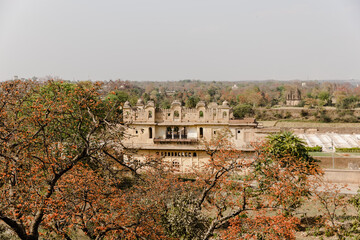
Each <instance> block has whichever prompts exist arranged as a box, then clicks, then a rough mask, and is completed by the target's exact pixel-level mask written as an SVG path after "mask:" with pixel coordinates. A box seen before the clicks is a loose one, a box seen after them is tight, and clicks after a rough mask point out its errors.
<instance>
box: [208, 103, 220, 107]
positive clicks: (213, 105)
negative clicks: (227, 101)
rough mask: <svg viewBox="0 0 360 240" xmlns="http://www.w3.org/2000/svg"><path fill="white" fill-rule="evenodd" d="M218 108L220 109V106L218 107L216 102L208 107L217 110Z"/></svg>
mask: <svg viewBox="0 0 360 240" xmlns="http://www.w3.org/2000/svg"><path fill="white" fill-rule="evenodd" d="M217 107H218V105H217V103H216V102H211V103H209V105H208V108H217Z"/></svg>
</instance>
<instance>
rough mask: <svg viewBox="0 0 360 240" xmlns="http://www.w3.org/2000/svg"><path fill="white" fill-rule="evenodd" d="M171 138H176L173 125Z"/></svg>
mask: <svg viewBox="0 0 360 240" xmlns="http://www.w3.org/2000/svg"><path fill="white" fill-rule="evenodd" d="M171 139H174V127H171Z"/></svg>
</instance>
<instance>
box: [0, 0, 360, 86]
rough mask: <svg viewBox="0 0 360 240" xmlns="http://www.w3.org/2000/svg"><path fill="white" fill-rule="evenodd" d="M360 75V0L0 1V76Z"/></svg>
mask: <svg viewBox="0 0 360 240" xmlns="http://www.w3.org/2000/svg"><path fill="white" fill-rule="evenodd" d="M14 75H18V76H19V77H32V76H37V77H43V76H46V75H52V76H60V77H62V78H64V79H70V80H73V79H75V80H85V79H92V80H108V79H118V78H121V79H123V80H125V79H128V80H139V81H140V80H153V81H156V80H160V81H163V80H180V79H201V80H209V81H210V80H218V81H222V80H228V81H239V80H265V79H279V80H289V79H305V80H306V79H360V1H359V0H316V1H314V0H298V1H291V0H272V1H269V0H181V1H175V0H151V1H150V0H127V1H125V0H102V1H100V0H98V1H95V0H0V80H6V79H10V78H12V77H13V76H14Z"/></svg>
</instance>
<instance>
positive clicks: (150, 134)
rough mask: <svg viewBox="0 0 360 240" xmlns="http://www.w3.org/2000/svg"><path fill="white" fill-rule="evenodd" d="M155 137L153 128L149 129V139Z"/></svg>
mask: <svg viewBox="0 0 360 240" xmlns="http://www.w3.org/2000/svg"><path fill="white" fill-rule="evenodd" d="M152 137H153V134H152V128H151V127H149V138H152Z"/></svg>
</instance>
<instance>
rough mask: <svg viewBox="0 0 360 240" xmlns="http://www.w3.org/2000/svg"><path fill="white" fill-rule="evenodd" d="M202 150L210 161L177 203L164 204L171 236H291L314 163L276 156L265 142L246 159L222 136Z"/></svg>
mask: <svg viewBox="0 0 360 240" xmlns="http://www.w3.org/2000/svg"><path fill="white" fill-rule="evenodd" d="M300 146H301V145H300ZM206 149H207V150H206V151H207V153H208V154H209V162H208V163H207V164H205V165H204V166H203V167H202V169H201V170H200V171H198V172H197V174H196V177H194V179H195V180H194V181H193V182H190V183H188V188H189V189H191V190H189V191H187V192H183V193H182V194H180V195H177V196H176V199H181V202H178V201H177V200H174V201H173V203H172V204H169V205H167V206H170V210H172V211H170V213H171V214H170V216H168V218H169V219H171V221H169V223H168V225H169V229H171V230H172V236H174V237H177V238H181V239H204V240H205V239H212V238H215V239H216V238H219V237H220V238H221V239H283V238H286V239H294V232H295V227H296V225H297V224H298V223H299V219H298V218H297V217H295V216H293V215H292V214H291V213H292V211H293V210H294V209H295V208H296V207H298V206H299V203H300V202H299V200H300V199H301V198H304V197H307V196H308V193H309V189H310V185H311V181H310V180H309V177H310V176H311V175H313V174H319V173H320V170H319V167H318V165H317V164H316V162H310V163H309V161H304V159H303V158H299V157H298V156H296V155H295V156H294V155H291V154H284V155H274V154H273V152H271V151H269V149H272V148H269V145H267V144H266V145H264V146H261V147H260V148H259V151H258V153H259V155H258V157H257V158H256V159H255V160H249V159H246V158H244V157H241V155H240V152H239V151H237V150H235V149H233V147H232V146H231V144H230V143H229V142H228V141H227V138H226V137H225V136H219V138H217V139H213V140H212V141H211V142H210V143H207V144H206ZM273 150H274V149H273ZM298 150H300V149H298ZM259 166H261V172H260V171H259V168H258V167H259ZM310 166H311V167H310ZM175 210H176V211H175ZM174 212H175V213H176V214H177V215H175V216H174ZM174 219H175V220H174ZM185 223H186V224H185ZM195 233H196V234H195ZM216 236H217V237H216Z"/></svg>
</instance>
